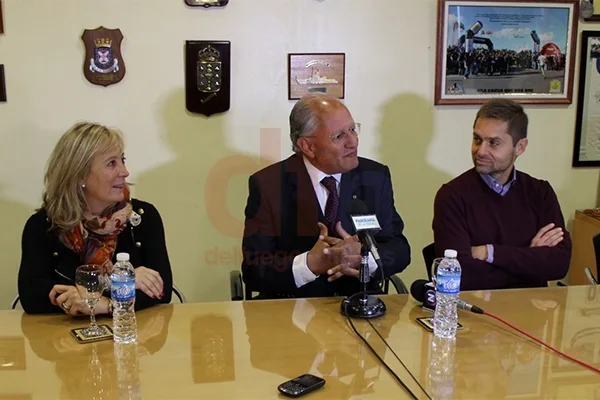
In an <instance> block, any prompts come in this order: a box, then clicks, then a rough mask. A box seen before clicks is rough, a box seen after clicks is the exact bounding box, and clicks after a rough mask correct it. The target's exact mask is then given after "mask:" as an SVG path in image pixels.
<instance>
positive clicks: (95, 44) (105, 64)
mask: <svg viewBox="0 0 600 400" xmlns="http://www.w3.org/2000/svg"><path fill="white" fill-rule="evenodd" d="M81 39H82V40H83V42H84V43H85V59H84V62H83V74H84V75H85V78H86V79H87V80H88V81H90V83H93V84H94V85H100V86H105V87H106V86H108V85H113V84H115V83H118V82H120V81H121V80H122V79H123V77H124V76H125V62H124V61H123V55H122V53H121V42H122V41H123V34H122V33H121V30H120V29H107V28H105V27H103V26H101V27H99V28H96V29H93V30H89V29H86V30H84V31H83V35H81Z"/></svg>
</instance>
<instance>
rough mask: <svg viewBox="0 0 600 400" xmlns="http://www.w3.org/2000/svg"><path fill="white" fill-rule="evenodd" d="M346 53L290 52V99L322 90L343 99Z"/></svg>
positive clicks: (321, 91)
mask: <svg viewBox="0 0 600 400" xmlns="http://www.w3.org/2000/svg"><path fill="white" fill-rule="evenodd" d="M345 78H346V54H345V53H289V54H288V99H289V100H297V99H300V98H301V97H302V96H304V95H305V94H307V93H311V92H320V93H326V94H328V95H331V96H334V97H336V98H338V99H343V98H344V96H345V84H346V79H345Z"/></svg>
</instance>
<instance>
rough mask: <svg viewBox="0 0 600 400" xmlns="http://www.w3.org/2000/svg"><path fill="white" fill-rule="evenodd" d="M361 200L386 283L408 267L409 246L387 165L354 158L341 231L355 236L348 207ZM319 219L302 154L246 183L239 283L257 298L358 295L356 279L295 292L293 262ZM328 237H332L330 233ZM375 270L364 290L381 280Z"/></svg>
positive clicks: (311, 240) (344, 182) (343, 189)
mask: <svg viewBox="0 0 600 400" xmlns="http://www.w3.org/2000/svg"><path fill="white" fill-rule="evenodd" d="M353 198H356V199H360V200H362V201H363V202H364V203H365V204H366V206H367V208H368V209H369V212H373V213H375V214H376V215H377V219H378V220H379V224H380V226H381V231H379V232H378V233H377V234H376V235H375V240H376V242H377V244H378V246H377V247H378V249H379V254H380V257H381V261H382V264H383V275H384V276H385V277H386V278H387V277H389V276H391V275H394V274H396V273H399V272H401V271H403V270H404V269H405V268H406V267H407V266H408V264H409V263H410V246H409V244H408V240H407V239H406V237H404V235H403V233H402V231H403V229H404V223H403V222H402V219H401V218H400V216H399V215H398V213H397V212H396V209H395V207H394V194H393V190H392V181H391V178H390V171H389V169H388V167H387V166H385V165H383V164H380V163H378V162H375V161H372V160H369V159H366V158H362V157H359V164H358V167H356V168H355V169H353V170H352V171H350V172H347V173H345V174H342V179H341V183H340V206H339V211H338V220H339V221H341V223H342V227H343V228H344V229H345V230H346V232H348V233H350V234H352V235H353V234H355V230H354V227H353V225H352V221H351V219H350V215H349V213H348V211H349V204H350V201H351V200H352V199H353ZM323 219H324V215H323V212H322V210H321V207H320V205H319V201H318V199H317V196H316V194H315V191H314V188H313V186H312V182H311V180H310V176H309V175H308V171H307V170H306V166H305V165H304V161H303V158H302V155H300V154H295V155H292V156H290V157H289V158H287V159H286V160H283V161H281V162H278V163H276V164H273V165H271V166H268V167H266V168H264V169H262V170H260V171H258V172H256V173H255V174H253V175H251V176H250V179H249V195H248V202H247V205H246V209H245V226H244V237H243V240H242V250H243V261H242V274H243V279H244V283H245V284H246V285H247V286H248V287H249V288H250V289H252V291H258V292H260V297H261V298H279V297H326V296H348V295H351V294H354V293H356V292H358V291H359V290H360V283H359V280H358V279H357V278H353V277H347V276H343V277H341V278H339V279H337V280H336V281H334V282H327V278H328V276H327V274H324V275H321V276H319V277H318V278H317V279H316V280H315V281H313V282H311V283H308V284H306V285H304V286H302V287H300V288H297V287H296V283H295V281H294V276H293V273H292V263H293V260H294V257H295V256H297V255H298V254H301V253H304V252H306V251H309V250H310V249H311V248H312V247H313V246H314V244H315V243H316V241H317V239H318V235H319V228H318V226H317V222H318V221H323ZM329 235H330V236H334V235H333V234H332V232H330V233H329ZM381 279H382V276H381V271H380V270H379V269H378V270H377V271H376V273H375V274H374V276H373V277H372V278H371V282H370V285H369V289H371V290H372V289H375V288H377V283H378V281H381Z"/></svg>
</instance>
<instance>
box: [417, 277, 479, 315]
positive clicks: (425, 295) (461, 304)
mask: <svg viewBox="0 0 600 400" xmlns="http://www.w3.org/2000/svg"><path fill="white" fill-rule="evenodd" d="M410 294H411V296H412V297H413V298H414V299H415V300H417V301H418V302H419V303H423V308H425V309H428V310H431V311H433V310H435V302H436V300H435V294H436V293H435V287H434V285H433V283H432V282H428V281H426V280H424V279H418V280H416V281H414V282H413V284H412V285H410ZM456 308H458V309H460V310H464V311H470V312H472V313H475V314H484V311H483V310H482V309H481V308H479V307H477V306H474V305H472V304H469V303H467V302H466V301H464V300H461V299H458V302H457V303H456Z"/></svg>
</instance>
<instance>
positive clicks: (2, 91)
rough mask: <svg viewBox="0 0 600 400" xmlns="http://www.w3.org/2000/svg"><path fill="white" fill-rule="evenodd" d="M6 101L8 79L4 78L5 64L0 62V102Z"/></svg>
mask: <svg viewBox="0 0 600 400" xmlns="http://www.w3.org/2000/svg"><path fill="white" fill-rule="evenodd" d="M5 101H6V80H5V79H4V65H3V64H0V103H4V102H5Z"/></svg>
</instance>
